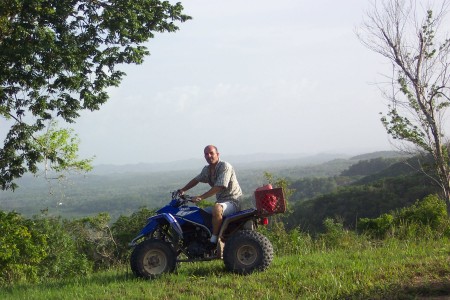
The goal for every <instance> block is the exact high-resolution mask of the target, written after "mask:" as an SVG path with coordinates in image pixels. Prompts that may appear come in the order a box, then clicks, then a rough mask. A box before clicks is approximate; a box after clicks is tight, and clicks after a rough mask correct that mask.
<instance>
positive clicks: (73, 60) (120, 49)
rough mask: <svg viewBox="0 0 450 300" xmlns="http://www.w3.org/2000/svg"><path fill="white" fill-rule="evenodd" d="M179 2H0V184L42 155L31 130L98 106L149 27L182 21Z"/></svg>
mask: <svg viewBox="0 0 450 300" xmlns="http://www.w3.org/2000/svg"><path fill="white" fill-rule="evenodd" d="M182 11H183V7H182V5H181V4H180V3H177V4H173V5H172V4H170V3H169V2H168V1H158V0H76V1H75V0H58V1H55V0H3V1H1V2H0V65H1V66H2V67H1V68H0V118H4V119H8V120H9V123H8V124H11V125H10V128H9V132H8V134H7V136H6V138H5V141H4V145H3V147H2V148H0V186H1V188H2V189H3V190H5V189H14V188H15V187H16V184H15V183H14V180H15V179H17V178H19V177H21V176H22V175H23V174H24V173H25V172H27V171H30V172H32V173H36V172H37V169H38V164H39V163H41V162H43V161H44V159H47V160H49V161H50V162H51V163H57V164H59V165H60V166H63V167H64V164H65V163H66V160H65V158H64V157H63V156H53V155H47V154H48V152H47V153H46V151H47V150H48V148H45V147H44V148H42V147H37V145H39V144H37V143H36V136H37V135H38V134H39V133H40V132H41V131H43V130H44V129H45V127H46V125H47V124H48V122H49V121H50V120H52V119H55V118H57V119H61V120H63V121H65V122H69V123H71V122H74V121H75V120H76V119H77V117H79V113H80V111H82V110H91V111H92V110H98V109H99V108H100V106H101V105H102V104H103V103H105V102H106V101H107V99H108V95H107V92H106V89H107V88H108V87H111V86H118V85H119V83H120V81H121V79H122V78H123V76H124V75H125V73H124V72H122V71H120V70H119V69H118V66H120V65H121V64H140V63H142V62H143V59H144V57H145V56H146V55H148V54H149V51H148V50H147V48H146V47H145V46H144V43H145V42H147V41H148V40H149V39H150V38H153V37H154V33H156V32H174V31H176V30H178V27H177V26H176V25H175V22H184V21H186V20H188V19H190V17H189V16H187V15H184V14H183V13H182Z"/></svg>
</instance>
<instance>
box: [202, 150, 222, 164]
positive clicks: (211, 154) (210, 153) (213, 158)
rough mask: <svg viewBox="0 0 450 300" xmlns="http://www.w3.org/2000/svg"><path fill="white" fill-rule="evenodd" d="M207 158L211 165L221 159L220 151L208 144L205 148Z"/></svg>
mask: <svg viewBox="0 0 450 300" xmlns="http://www.w3.org/2000/svg"><path fill="white" fill-rule="evenodd" d="M205 159H206V161H207V162H208V164H210V165H214V164H216V163H217V162H218V161H219V153H217V150H216V149H215V148H214V147H211V146H208V147H206V148H205Z"/></svg>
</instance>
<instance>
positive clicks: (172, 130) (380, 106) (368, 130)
mask: <svg viewBox="0 0 450 300" xmlns="http://www.w3.org/2000/svg"><path fill="white" fill-rule="evenodd" d="M182 4H183V6H184V8H185V13H186V14H188V15H190V16H192V17H193V19H192V20H190V21H187V22H185V23H181V24H179V27H180V30H179V31H177V32H175V33H163V34H157V35H156V36H155V38H154V39H152V40H150V41H149V42H148V43H147V44H146V46H147V47H148V49H149V51H150V52H151V55H150V56H148V57H147V58H146V60H145V62H144V63H143V64H142V65H138V66H135V65H132V66H124V67H123V68H122V70H124V71H125V72H126V73H127V76H126V77H125V78H124V80H123V81H122V83H121V85H120V87H118V88H112V89H109V94H110V100H109V101H108V102H107V103H106V104H104V105H103V106H102V107H101V109H100V110H99V111H95V112H90V111H88V112H83V113H82V114H81V117H80V118H79V119H78V121H77V123H76V124H75V125H70V126H69V127H71V128H73V129H74V130H75V131H76V133H77V134H78V137H79V138H80V140H81V145H80V155H81V157H82V158H87V157H92V156H95V160H94V165H97V164H135V163H155V162H156V163H157V162H170V161H178V160H184V159H191V158H202V157H203V148H204V146H206V145H208V144H214V145H216V146H217V147H218V148H219V152H220V153H221V157H222V158H224V157H225V158H226V157H227V156H231V155H244V154H245V155H248V154H252V153H287V154H294V153H298V154H305V155H309V154H317V153H351V154H359V153H365V152H371V151H379V150H392V146H391V144H390V141H389V138H388V136H387V134H386V131H385V129H384V128H383V126H382V124H381V122H380V115H379V113H380V112H382V111H386V103H385V101H384V100H383V99H382V97H381V93H380V91H379V88H378V87H377V86H376V85H375V84H374V83H376V82H379V81H380V79H381V78H382V77H381V76H382V74H383V72H385V71H386V70H387V69H388V67H389V65H388V62H387V61H386V60H385V59H384V58H383V57H381V56H379V55H378V54H376V53H373V52H371V51H370V50H369V49H367V48H366V47H365V46H363V45H362V43H361V42H360V41H359V40H358V38H357V36H356V34H355V30H356V29H357V28H358V26H360V25H361V23H362V20H363V16H364V13H365V11H366V10H367V9H368V8H369V1H361V0H340V1H335V0H318V1H310V0H308V1H304V0H278V1H273V0H270V1H268V0H257V1H256V0H246V1H242V0H239V1H238V0H227V1H217V0H189V1H182ZM60 125H61V124H60Z"/></svg>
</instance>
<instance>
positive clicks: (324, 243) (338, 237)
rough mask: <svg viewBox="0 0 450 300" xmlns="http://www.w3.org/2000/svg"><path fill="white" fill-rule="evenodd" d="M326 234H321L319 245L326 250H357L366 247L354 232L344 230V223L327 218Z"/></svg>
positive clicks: (325, 224)
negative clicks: (362, 246)
mask: <svg viewBox="0 0 450 300" xmlns="http://www.w3.org/2000/svg"><path fill="white" fill-rule="evenodd" d="M323 224H324V227H325V232H324V233H322V234H320V235H319V236H318V239H317V243H318V244H319V245H321V247H322V248H324V249H355V248H358V247H359V246H361V245H364V243H362V242H361V241H362V240H363V239H362V238H359V237H358V236H357V234H356V233H355V232H354V231H350V230H347V229H345V228H344V224H343V222H342V221H336V220H333V219H331V218H327V219H325V220H324V221H323Z"/></svg>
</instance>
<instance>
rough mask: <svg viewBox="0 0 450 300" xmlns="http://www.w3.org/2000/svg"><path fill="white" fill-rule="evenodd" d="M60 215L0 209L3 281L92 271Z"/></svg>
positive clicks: (29, 280)
mask: <svg viewBox="0 0 450 300" xmlns="http://www.w3.org/2000/svg"><path fill="white" fill-rule="evenodd" d="M91 270H92V268H91V267H90V265H89V263H88V261H87V259H86V258H85V256H84V255H83V254H79V253H78V251H77V248H76V247H75V243H74V241H73V239H72V238H71V236H70V235H69V234H68V233H67V232H66V231H65V230H64V228H63V227H62V224H61V222H60V219H56V218H53V219H52V218H47V217H34V218H33V219H25V218H24V217H22V216H21V215H20V214H18V213H16V212H10V213H5V212H2V211H0V274H1V277H0V283H1V284H11V283H18V282H24V281H28V282H37V281H39V280H41V279H45V278H64V277H71V276H74V275H79V274H88V273H89V272H91Z"/></svg>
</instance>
